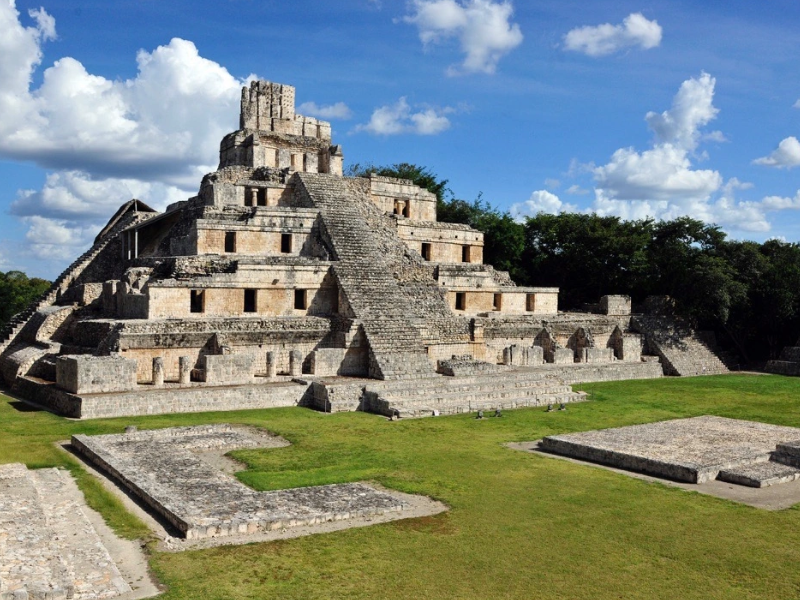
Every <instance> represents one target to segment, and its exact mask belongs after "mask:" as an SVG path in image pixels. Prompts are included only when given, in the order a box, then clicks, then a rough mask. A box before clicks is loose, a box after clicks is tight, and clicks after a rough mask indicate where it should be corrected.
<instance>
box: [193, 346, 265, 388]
mask: <svg viewBox="0 0 800 600" xmlns="http://www.w3.org/2000/svg"><path fill="white" fill-rule="evenodd" d="M255 358H256V357H255V355H254V354H250V353H237V354H207V355H205V356H204V357H203V359H202V361H201V369H203V370H204V373H203V375H204V381H205V382H206V383H209V384H212V385H241V384H247V383H253V377H254V376H255Z"/></svg>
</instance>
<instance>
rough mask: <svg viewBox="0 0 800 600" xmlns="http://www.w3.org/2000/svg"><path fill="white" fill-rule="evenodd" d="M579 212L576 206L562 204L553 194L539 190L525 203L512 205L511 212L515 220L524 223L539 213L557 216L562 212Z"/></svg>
mask: <svg viewBox="0 0 800 600" xmlns="http://www.w3.org/2000/svg"><path fill="white" fill-rule="evenodd" d="M577 210H578V209H577V207H576V206H575V205H573V204H568V203H566V202H562V201H561V199H560V198H559V197H558V196H556V195H555V194H553V193H552V192H548V191H547V190H537V191H535V192H533V193H532V194H531V197H530V198H528V199H527V200H525V202H517V203H516V204H512V205H511V208H510V209H509V212H510V213H511V216H512V217H513V218H514V219H516V220H518V221H522V220H524V219H525V217H533V216H535V215H537V214H539V213H547V214H551V215H556V214H558V213H562V212H577Z"/></svg>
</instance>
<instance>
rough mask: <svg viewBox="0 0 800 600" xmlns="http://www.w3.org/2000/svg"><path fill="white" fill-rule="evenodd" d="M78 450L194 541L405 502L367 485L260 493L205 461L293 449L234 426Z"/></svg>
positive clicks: (105, 438)
mask: <svg viewBox="0 0 800 600" xmlns="http://www.w3.org/2000/svg"><path fill="white" fill-rule="evenodd" d="M72 445H73V447H74V448H75V450H76V451H77V452H78V453H79V454H81V455H82V456H83V457H84V458H86V459H87V460H88V461H89V462H91V463H93V464H94V465H96V466H97V467H98V468H99V469H100V470H102V471H103V472H105V473H106V474H107V475H109V476H110V477H111V478H113V479H114V480H116V481H117V482H118V483H119V484H120V485H122V486H123V487H124V488H125V489H126V490H128V491H129V492H130V493H132V494H133V495H135V496H136V497H138V498H140V499H141V501H142V502H144V503H145V505H147V506H148V507H150V508H151V509H152V510H153V511H154V512H155V513H157V514H158V515H160V516H161V517H162V518H163V519H164V520H166V521H167V522H168V523H170V524H171V525H172V526H173V527H174V528H175V529H177V530H178V531H179V532H180V533H181V534H182V535H183V536H184V537H186V538H187V539H200V538H206V537H220V536H233V535H243V534H254V533H259V532H265V531H272V530H275V529H284V528H290V527H299V526H304V525H314V524H318V523H324V522H327V521H340V520H346V519H351V518H357V517H365V516H371V515H381V514H385V513H390V512H402V511H403V510H404V509H405V505H404V503H403V501H402V500H401V499H400V498H399V497H396V496H394V495H393V494H392V492H390V491H380V490H377V489H376V488H374V487H372V486H370V485H368V484H365V483H348V484H337V485H324V486H314V487H306V488H295V489H289V490H278V491H272V492H258V491H255V490H252V489H251V488H249V487H247V486H245V485H244V484H243V483H241V482H239V481H238V480H237V479H236V478H234V477H233V476H232V475H228V474H226V473H223V472H221V471H219V470H217V469H216V468H214V467H213V466H211V465H210V464H208V463H207V462H205V461H203V460H202V458H201V457H200V455H201V454H202V453H204V452H209V451H218V452H222V453H225V452H227V451H229V450H234V449H239V448H265V447H279V446H285V445H287V442H286V441H285V440H283V439H282V438H277V437H275V436H271V435H269V434H267V433H266V432H262V431H258V430H254V429H251V428H245V427H234V426H231V425H208V426H197V427H174V428H169V429H160V430H153V431H137V432H131V433H126V434H112V435H99V436H86V435H76V436H73V438H72Z"/></svg>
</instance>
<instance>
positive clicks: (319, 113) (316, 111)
mask: <svg viewBox="0 0 800 600" xmlns="http://www.w3.org/2000/svg"><path fill="white" fill-rule="evenodd" d="M297 112H299V113H300V114H302V115H308V116H309V117H317V118H319V119H342V120H345V119H349V118H351V117H352V116H353V112H352V111H351V110H350V109H349V108H348V106H347V104H345V103H344V102H337V103H335V104H323V105H318V104H317V103H316V102H303V103H302V104H301V105H300V106H298V107H297Z"/></svg>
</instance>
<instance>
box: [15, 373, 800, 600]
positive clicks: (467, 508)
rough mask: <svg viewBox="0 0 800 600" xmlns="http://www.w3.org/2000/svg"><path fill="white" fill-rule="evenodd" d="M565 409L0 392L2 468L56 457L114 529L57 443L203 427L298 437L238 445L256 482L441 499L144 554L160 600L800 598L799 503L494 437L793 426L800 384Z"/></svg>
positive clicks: (600, 387) (621, 392) (99, 499)
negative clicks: (427, 513) (100, 405)
mask: <svg viewBox="0 0 800 600" xmlns="http://www.w3.org/2000/svg"><path fill="white" fill-rule="evenodd" d="M576 388H577V389H581V388H582V389H585V390H587V391H589V392H590V393H591V397H592V399H593V401H592V402H587V403H584V404H577V405H570V406H569V408H568V410H567V411H565V412H552V413H546V412H544V410H543V409H520V410H516V411H507V412H505V413H504V416H503V417H502V418H500V419H495V418H487V419H484V420H482V421H478V420H475V419H474V418H473V417H472V416H469V415H464V416H454V417H442V418H435V419H430V418H429V419H419V420H407V421H400V422H388V421H386V420H385V419H383V418H379V417H376V416H374V415H368V414H363V413H345V414H336V415H324V414H320V413H316V412H313V411H310V410H307V409H294V408H292V409H271V410H260V411H244V412H235V413H204V414H193V415H174V416H156V417H130V418H123V419H107V420H96V421H82V422H81V421H68V420H65V419H62V418H60V417H56V416H53V415H51V414H48V413H45V412H37V411H24V410H18V409H19V406H18V405H16V404H15V403H12V401H11V400H10V399H8V398H5V397H3V398H2V399H3V402H1V403H0V463H5V462H15V461H19V462H24V463H26V464H27V465H28V466H29V467H32V468H37V467H44V466H64V467H67V468H70V469H71V470H72V471H73V473H75V474H76V475H78V478H79V483H80V485H81V487H82V489H83V490H84V492H85V493H86V495H87V498H88V500H89V501H90V503H91V504H92V505H93V506H94V507H96V508H97V509H98V510H100V511H101V512H102V513H103V515H104V516H105V518H106V519H107V521H108V522H109V523H110V524H111V526H112V527H114V528H115V530H117V531H118V532H119V533H120V534H122V535H125V536H128V537H137V536H145V535H146V529H145V528H144V526H143V525H142V524H141V523H140V522H139V521H138V520H136V519H135V518H134V517H132V516H130V515H128V514H127V513H126V512H125V511H124V510H123V509H122V507H121V505H120V504H119V503H118V502H116V501H115V500H114V498H112V497H111V496H109V495H108V494H107V493H106V492H105V491H104V490H103V489H102V488H101V487H100V486H99V484H97V483H96V482H95V481H93V479H92V478H91V477H90V476H88V475H86V474H85V473H83V471H82V469H81V467H80V466H78V463H77V461H75V459H73V458H72V457H70V456H68V455H66V454H64V453H63V452H60V451H59V450H57V449H56V448H55V447H54V446H53V444H52V442H54V441H56V440H59V439H66V438H68V437H69V436H70V435H71V434H73V433H87V434H96V433H109V432H120V431H122V429H123V428H124V426H125V425H129V424H135V425H138V426H139V427H140V428H155V427H166V426H172V425H189V424H198V423H212V422H231V423H247V424H252V425H258V426H261V427H264V428H267V429H269V430H270V431H273V432H275V433H278V434H280V435H283V436H284V437H286V438H287V439H288V440H290V441H291V442H292V445H291V446H290V447H287V448H281V449H273V450H258V451H252V450H248V451H240V452H236V453H234V454H235V456H236V457H237V458H239V459H241V460H244V461H245V462H246V463H247V464H248V465H249V470H247V471H245V472H242V473H240V474H239V476H240V478H241V480H242V481H244V482H245V483H247V484H249V485H251V486H253V487H254V488H257V489H263V490H267V489H278V488H284V487H295V486H304V485H317V484H324V483H338V482H345V481H358V480H373V481H378V482H380V483H381V484H383V485H385V486H387V487H390V488H395V489H399V490H402V491H405V492H412V493H418V494H426V495H429V496H432V497H434V498H436V499H439V500H442V501H443V502H445V503H446V504H448V505H449V506H450V507H451V510H450V511H448V512H446V513H444V514H441V515H437V516H434V517H428V518H423V519H415V520H407V521H397V522H394V523H387V524H383V525H376V526H372V527H365V528H361V529H352V530H349V531H340V532H335V533H330V534H324V535H316V536H310V537H306V538H298V539H293V540H287V541H280V542H272V543H263V544H250V545H246V546H230V547H221V548H216V549H211V550H202V551H193V552H184V553H177V554H169V553H158V552H154V553H153V554H152V556H151V565H152V567H153V569H154V571H155V572H156V574H157V576H158V577H159V579H160V580H161V582H163V583H164V584H166V585H167V586H168V587H169V590H168V592H167V593H166V594H165V595H164V596H162V597H163V598H165V600H166V599H173V598H184V599H206V598H209V599H211V598H219V599H223V598H224V599H226V600H231V599H243V598H253V599H256V598H257V599H262V598H296V599H304V600H307V599H311V598H326V599H331V598H369V599H382V598H413V599H415V600H422V599H428V598H430V599H437V600H438V599H443V598H459V599H476V600H478V599H480V600H486V599H495V598H520V599H526V600H530V599H539V598H564V599H573V598H574V599H578V598H581V599H583V598H585V599H592V600H596V599H604V598H614V599H619V598H625V599H627V598H647V599H653V598H665V599H667V598H669V599H675V598H680V599H681V600H683V599H688V598H703V599H708V598H775V599H790V598H800V569H798V567H797V565H798V564H800V510H798V509H797V508H792V509H788V510H784V511H777V512H768V511H765V510H760V509H756V508H751V507H748V506H743V505H738V504H735V503H732V502H729V501H726V500H721V499H717V498H714V497H711V496H705V495H700V494H696V493H690V492H685V491H683V490H680V489H677V488H674V487H667V486H664V485H661V484H653V483H647V482H645V481H641V480H637V479H633V478H630V477H626V476H624V475H619V474H615V473H612V472H609V471H606V470H603V469H598V468H593V467H586V466H581V465H576V464H572V463H570V462H567V461H563V460H557V459H552V458H548V457H542V456H537V455H532V454H528V453H523V452H518V451H513V450H509V449H507V448H505V447H504V446H503V443H505V442H510V441H525V440H533V439H537V438H540V437H542V436H545V435H548V434H553V433H565V432H572V431H583V430H587V429H596V428H601V427H615V426H622V425H631V424H635V423H644V422H651V421H658V420H663V419H670V418H675V417H688V416H696V415H703V414H714V415H720V416H725V417H732V418H739V419H752V420H758V421H763V422H768V423H775V424H780V425H791V426H795V427H800V379H792V378H785V377H779V376H748V375H725V376H715V377H697V378H687V379H677V378H675V379H673V378H669V379H663V380H656V381H628V382H614V383H605V384H586V385H584V386H576Z"/></svg>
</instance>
